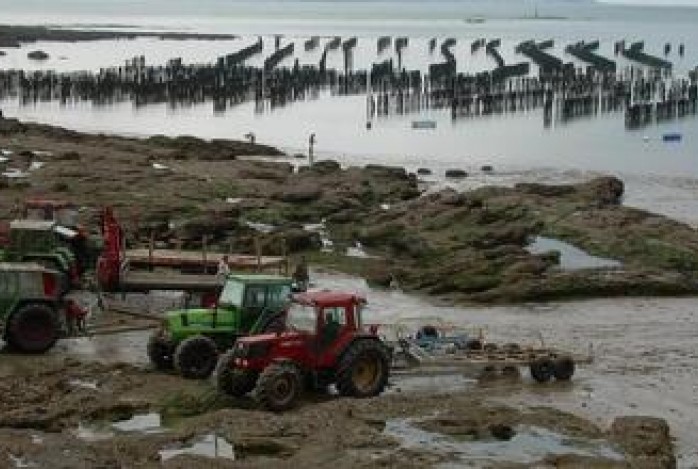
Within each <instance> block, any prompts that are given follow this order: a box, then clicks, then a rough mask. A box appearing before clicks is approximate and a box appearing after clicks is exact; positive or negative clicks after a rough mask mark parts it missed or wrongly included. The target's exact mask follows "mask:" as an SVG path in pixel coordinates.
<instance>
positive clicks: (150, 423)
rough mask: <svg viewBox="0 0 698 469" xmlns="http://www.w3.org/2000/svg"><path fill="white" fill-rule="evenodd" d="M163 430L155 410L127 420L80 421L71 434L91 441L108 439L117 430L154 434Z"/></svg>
mask: <svg viewBox="0 0 698 469" xmlns="http://www.w3.org/2000/svg"><path fill="white" fill-rule="evenodd" d="M164 431H165V429H164V428H163V427H162V417H161V416H160V414H158V413H157V412H150V413H147V414H138V415H134V416H133V417H131V418H130V419H127V420H120V421H118V422H112V423H106V424H89V425H85V424H83V423H82V422H81V423H79V424H78V428H77V429H76V430H74V431H73V434H74V435H75V437H76V438H79V439H80V440H83V441H88V442H93V441H103V440H108V439H110V438H113V437H114V436H116V434H117V433H119V432H123V433H143V434H154V433H162V432H164Z"/></svg>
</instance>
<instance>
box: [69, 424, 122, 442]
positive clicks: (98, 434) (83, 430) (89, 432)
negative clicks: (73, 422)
mask: <svg viewBox="0 0 698 469" xmlns="http://www.w3.org/2000/svg"><path fill="white" fill-rule="evenodd" d="M73 434H74V435H75V437H76V438H78V439H80V440H83V441H87V442H95V441H104V440H108V439H110V438H113V437H114V432H112V431H111V430H106V429H100V428H97V427H94V426H85V425H83V424H82V423H79V424H78V428H77V429H76V430H74V431H73Z"/></svg>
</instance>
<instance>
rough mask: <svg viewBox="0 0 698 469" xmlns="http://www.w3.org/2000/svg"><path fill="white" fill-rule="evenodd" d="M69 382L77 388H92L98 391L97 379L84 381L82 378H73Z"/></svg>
mask: <svg viewBox="0 0 698 469" xmlns="http://www.w3.org/2000/svg"><path fill="white" fill-rule="evenodd" d="M68 384H69V385H71V386H73V387H75V388H82V389H91V390H93V391H97V389H98V386H97V381H84V380H82V379H71V380H70V381H68Z"/></svg>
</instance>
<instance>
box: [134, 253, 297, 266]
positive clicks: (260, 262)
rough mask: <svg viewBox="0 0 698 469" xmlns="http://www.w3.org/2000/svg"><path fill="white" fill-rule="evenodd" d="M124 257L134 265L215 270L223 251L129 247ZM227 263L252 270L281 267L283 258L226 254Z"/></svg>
mask: <svg viewBox="0 0 698 469" xmlns="http://www.w3.org/2000/svg"><path fill="white" fill-rule="evenodd" d="M125 254H126V259H127V261H128V263H129V264H130V265H131V266H134V267H149V266H152V267H170V268H184V269H186V268H200V269H201V270H204V269H205V268H206V269H213V270H215V269H216V267H217V266H218V263H219V262H220V261H221V259H222V258H223V256H224V255H226V254H225V253H220V252H207V253H205V254H204V252H202V251H182V250H176V249H153V250H150V249H147V248H140V249H129V250H127V251H126V252H125ZM227 256H228V264H229V265H230V268H231V269H233V270H253V269H257V268H259V269H261V270H265V269H269V268H274V267H277V268H279V269H280V268H282V267H283V266H284V265H285V259H284V258H283V257H278V256H260V257H257V256H252V255H245V254H227Z"/></svg>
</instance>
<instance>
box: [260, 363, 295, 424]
mask: <svg viewBox="0 0 698 469" xmlns="http://www.w3.org/2000/svg"><path fill="white" fill-rule="evenodd" d="M302 391H303V379H302V376H301V373H300V371H299V370H298V367H296V366H295V365H294V364H293V363H272V364H271V365H269V366H268V367H266V368H265V369H264V371H262V373H261V374H260V375H259V379H258V380H257V386H256V387H255V389H254V394H253V396H254V400H255V401H257V404H259V405H260V406H261V407H263V408H265V409H268V410H271V411H274V412H280V411H284V410H288V409H290V408H292V407H293V406H295V405H296V402H297V401H298V399H299V398H300V395H301V393H302Z"/></svg>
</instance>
